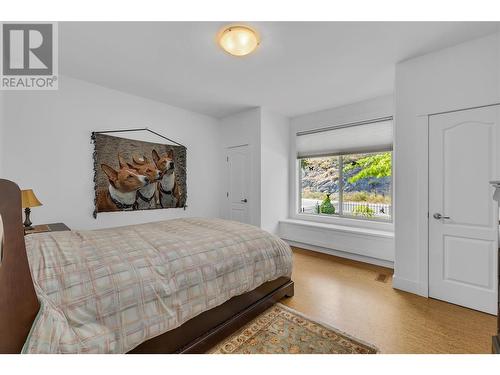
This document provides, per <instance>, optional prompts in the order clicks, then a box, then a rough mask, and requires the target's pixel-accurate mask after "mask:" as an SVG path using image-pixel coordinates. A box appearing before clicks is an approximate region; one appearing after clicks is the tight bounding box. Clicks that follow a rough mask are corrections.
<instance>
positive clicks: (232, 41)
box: [217, 25, 260, 56]
mask: <svg viewBox="0 0 500 375" xmlns="http://www.w3.org/2000/svg"><path fill="white" fill-rule="evenodd" d="M217 40H218V42H219V45H220V46H221V48H222V49H223V50H224V51H226V52H227V53H229V54H231V55H233V56H245V55H248V54H249V53H252V52H253V51H255V49H256V48H257V46H258V45H259V43H260V39H259V34H257V32H256V31H255V30H254V29H252V28H251V27H248V26H244V25H231V26H227V27H225V28H223V29H222V30H221V31H220V32H219V34H218V35H217Z"/></svg>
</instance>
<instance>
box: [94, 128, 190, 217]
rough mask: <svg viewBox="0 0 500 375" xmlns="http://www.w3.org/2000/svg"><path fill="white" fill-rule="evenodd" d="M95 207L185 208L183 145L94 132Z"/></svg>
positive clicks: (130, 209)
mask: <svg viewBox="0 0 500 375" xmlns="http://www.w3.org/2000/svg"><path fill="white" fill-rule="evenodd" d="M93 140H94V147H95V150H94V184H95V210H94V217H96V216H97V213H99V212H112V211H136V210H154V209H161V208H174V207H185V206H186V200H187V194H186V192H187V189H186V147H184V146H177V145H166V144H159V143H151V142H144V141H138V140H134V139H127V138H120V137H114V136H110V135H107V134H95V135H94V136H93Z"/></svg>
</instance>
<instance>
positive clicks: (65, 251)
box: [23, 218, 292, 353]
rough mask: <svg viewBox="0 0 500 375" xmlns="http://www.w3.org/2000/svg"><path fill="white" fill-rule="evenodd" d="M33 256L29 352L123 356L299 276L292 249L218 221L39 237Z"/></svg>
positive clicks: (30, 244) (31, 243) (32, 243)
mask: <svg viewBox="0 0 500 375" xmlns="http://www.w3.org/2000/svg"><path fill="white" fill-rule="evenodd" d="M26 251H27V254H28V259H29V264H30V268H31V273H32V278H33V283H34V285H35V290H36V293H37V296H38V299H39V301H40V304H41V308H40V311H39V313H38V316H37V318H36V319H35V322H34V323H33V326H32V328H31V332H30V334H29V336H28V338H27V340H26V343H25V345H24V348H23V352H24V353H126V352H128V351H130V350H132V349H133V348H135V347H136V346H138V345H139V344H141V343H142V342H144V341H146V340H148V339H150V338H153V337H155V336H158V335H160V334H162V333H164V332H167V331H169V330H171V329H174V328H176V327H178V326H180V325H181V324H183V323H184V322H186V321H188V320H189V319H191V318H193V317H195V316H196V315H198V314H200V313H202V312H204V311H207V310H210V309H212V308H214V307H216V306H218V305H221V304H222V303H224V302H226V301H227V300H229V299H230V298H232V297H234V296H237V295H240V294H244V293H246V292H249V291H251V290H253V289H255V288H257V287H258V286H260V285H261V284H263V283H265V282H267V281H271V280H275V279H277V278H279V277H282V276H288V277H289V276H290V275H291V271H292V253H291V250H290V247H289V246H288V245H287V244H286V243H285V242H283V241H282V240H280V239H279V238H277V237H276V236H274V235H271V234H269V233H267V232H265V231H263V230H260V229H258V228H256V227H254V226H251V225H247V224H242V223H238V222H233V221H226V220H221V219H205V218H187V219H174V220H166V221H160V222H155V223H148V224H141V225H133V226H126V227H119V228H112V229H101V230H93V231H71V232H50V233H40V234H33V235H29V236H27V237H26Z"/></svg>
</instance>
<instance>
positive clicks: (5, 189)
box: [0, 179, 294, 353]
mask: <svg viewBox="0 0 500 375" xmlns="http://www.w3.org/2000/svg"><path fill="white" fill-rule="evenodd" d="M21 212H22V210H21V193H20V190H19V187H18V186H17V185H16V184H15V183H13V182H11V181H8V180H2V179H0V215H1V217H2V221H3V226H4V243H3V258H2V259H1V263H0V353H20V352H21V349H22V347H23V345H24V342H25V341H26V338H27V336H28V333H29V331H30V329H31V325H32V324H33V321H34V320H35V317H36V315H37V313H38V310H39V308H40V304H39V302H38V299H37V296H36V293H35V289H34V287H33V281H32V279H31V273H30V269H29V264H28V258H27V255H26V247H25V243H24V230H23V226H22V213H21ZM293 294H294V285H293V281H292V280H290V279H289V278H287V277H280V278H278V279H276V280H273V281H270V282H267V283H264V284H262V285H261V286H259V287H258V288H256V289H254V290H252V291H250V292H248V293H245V294H242V295H240V296H236V297H233V298H231V299H230V300H229V301H227V302H225V303H223V304H222V305H220V306H217V307H215V308H213V309H211V310H208V311H205V312H203V313H202V314H200V315H198V316H196V317H194V318H192V319H190V320H188V321H187V322H185V323H184V324H182V325H181V326H180V327H178V328H175V329H173V330H171V331H168V332H166V333H164V334H162V335H160V336H157V337H154V338H152V339H150V340H147V341H145V342H143V343H142V344H140V345H139V346H137V347H136V348H135V349H133V350H131V351H130V352H129V353H204V352H206V351H207V350H208V349H210V348H211V347H213V346H214V345H215V344H217V343H218V342H219V341H221V340H222V339H224V338H225V337H227V336H228V335H230V334H231V333H233V332H235V331H236V330H238V329H239V328H240V327H242V326H243V325H244V324H246V323H247V322H249V321H250V320H252V319H253V318H254V317H256V316H257V315H259V314H260V313H261V312H263V311H264V310H266V309H267V308H269V307H271V306H272V305H273V304H274V303H276V302H277V301H279V300H280V299H281V298H283V297H291V296H293Z"/></svg>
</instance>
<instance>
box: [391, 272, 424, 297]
mask: <svg viewBox="0 0 500 375" xmlns="http://www.w3.org/2000/svg"><path fill="white" fill-rule="evenodd" d="M392 287H393V288H395V289H399V290H402V291H404V292H409V293H413V294H418V295H419V296H422V297H428V295H427V290H422V285H421V283H420V282H418V281H414V280H408V279H405V278H401V277H398V276H397V275H396V274H395V275H394V276H393V277H392Z"/></svg>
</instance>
